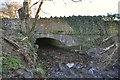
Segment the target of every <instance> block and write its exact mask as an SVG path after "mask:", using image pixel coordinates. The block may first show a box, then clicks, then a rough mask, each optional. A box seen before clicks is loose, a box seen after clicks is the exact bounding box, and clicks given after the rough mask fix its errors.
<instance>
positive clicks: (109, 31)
mask: <svg viewBox="0 0 120 80" xmlns="http://www.w3.org/2000/svg"><path fill="white" fill-rule="evenodd" d="M115 17H116V16H115V15H113V16H112V15H108V16H106V17H105V18H104V16H84V17H83V16H73V17H68V18H64V19H65V20H66V21H67V23H68V24H69V25H70V26H71V28H73V30H74V33H75V34H78V39H77V40H79V41H80V42H81V45H79V46H81V47H82V48H81V51H80V52H83V53H86V52H87V51H88V50H89V49H90V48H92V47H94V46H100V45H101V44H102V43H103V40H104V39H105V38H107V37H109V36H114V35H116V34H117V33H118V24H117V22H115V21H114V19H115ZM104 19H106V20H107V22H106V21H104ZM74 48H75V46H74ZM79 48H80V47H78V46H76V49H79Z"/></svg>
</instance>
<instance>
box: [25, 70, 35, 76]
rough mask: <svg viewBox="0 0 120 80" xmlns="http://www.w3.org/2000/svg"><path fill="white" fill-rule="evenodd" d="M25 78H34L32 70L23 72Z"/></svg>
mask: <svg viewBox="0 0 120 80" xmlns="http://www.w3.org/2000/svg"><path fill="white" fill-rule="evenodd" d="M23 77H24V78H33V72H32V71H31V70H25V71H24V72H23Z"/></svg>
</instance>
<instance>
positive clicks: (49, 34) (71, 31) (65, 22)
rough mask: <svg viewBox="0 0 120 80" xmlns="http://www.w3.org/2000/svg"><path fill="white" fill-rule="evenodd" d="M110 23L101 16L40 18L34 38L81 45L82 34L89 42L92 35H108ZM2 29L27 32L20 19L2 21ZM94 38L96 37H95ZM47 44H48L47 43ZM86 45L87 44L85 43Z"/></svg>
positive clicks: (68, 44) (30, 24)
mask: <svg viewBox="0 0 120 80" xmlns="http://www.w3.org/2000/svg"><path fill="white" fill-rule="evenodd" d="M33 20H34V19H30V22H29V27H30V28H31V27H32V23H33ZM118 23H119V22H113V23H112V25H114V27H115V26H116V27H118ZM110 26H111V25H110V23H109V22H108V21H104V20H103V19H102V17H101V16H72V17H67V18H66V17H60V18H56V17H54V18H40V19H39V20H38V21H37V24H36V29H35V34H34V36H33V37H34V38H35V39H43V40H45V41H47V42H50V41H51V42H53V40H54V41H55V40H56V41H59V42H61V43H64V44H65V45H67V46H75V45H80V44H81V41H80V34H82V36H83V33H84V34H85V35H84V36H86V35H87V36H88V37H87V38H85V39H84V38H82V39H83V40H82V41H85V40H89V39H90V38H89V36H90V35H94V36H95V35H97V36H98V35H99V36H100V34H102V35H103V36H104V35H106V34H108V33H107V29H108V27H110ZM0 27H2V28H3V29H15V30H16V29H17V30H22V31H23V32H25V31H26V30H25V21H24V20H23V21H21V20H20V19H18V18H17V19H7V18H6V19H5V18H3V19H0ZM98 33H100V34H98ZM93 38H94V37H93ZM47 42H46V43H47ZM85 44H86V43H85Z"/></svg>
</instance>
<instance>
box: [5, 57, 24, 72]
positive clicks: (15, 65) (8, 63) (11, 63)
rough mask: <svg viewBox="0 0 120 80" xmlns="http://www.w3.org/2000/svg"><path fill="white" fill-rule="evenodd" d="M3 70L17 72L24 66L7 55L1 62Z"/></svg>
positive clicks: (16, 59) (15, 58) (17, 59)
mask: <svg viewBox="0 0 120 80" xmlns="http://www.w3.org/2000/svg"><path fill="white" fill-rule="evenodd" d="M3 64H4V65H3V69H4V70H5V71H6V70H12V69H13V70H17V69H23V68H24V65H23V64H22V61H21V60H20V59H19V58H17V57H13V56H11V55H9V56H8V57H6V58H5V59H4V60H3Z"/></svg>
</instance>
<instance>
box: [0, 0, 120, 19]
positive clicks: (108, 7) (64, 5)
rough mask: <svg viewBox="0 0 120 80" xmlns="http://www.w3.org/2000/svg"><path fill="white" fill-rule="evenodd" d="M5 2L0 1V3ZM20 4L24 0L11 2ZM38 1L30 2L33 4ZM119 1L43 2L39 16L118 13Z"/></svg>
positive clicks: (67, 0) (63, 0)
mask: <svg viewBox="0 0 120 80" xmlns="http://www.w3.org/2000/svg"><path fill="white" fill-rule="evenodd" d="M2 1H5V0H0V2H2ZM11 1H16V2H20V3H21V4H22V2H23V1H24V0H11ZM36 1H38V0H32V3H35V2H36ZM119 1H120V0H82V1H80V2H77V3H75V2H72V1H71V0H45V1H44V4H43V5H42V8H41V12H40V16H42V17H50V16H53V17H54V16H58V17H59V16H72V15H75V16H77V15H83V16H84V15H90V16H94V15H107V13H110V14H115V13H118V2H119ZM37 7H38V5H36V6H34V7H33V8H32V16H33V17H34V14H35V11H36V10H37Z"/></svg>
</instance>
